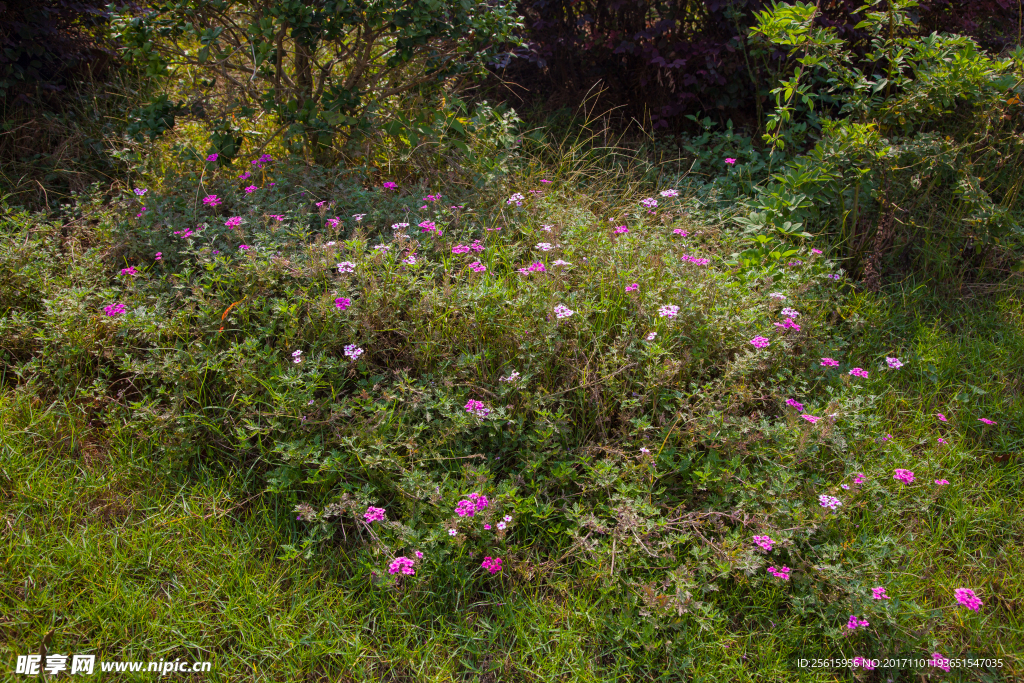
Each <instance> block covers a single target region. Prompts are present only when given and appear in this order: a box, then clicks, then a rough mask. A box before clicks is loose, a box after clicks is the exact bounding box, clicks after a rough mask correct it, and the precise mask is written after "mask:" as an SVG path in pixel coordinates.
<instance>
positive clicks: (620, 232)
mask: <svg viewBox="0 0 1024 683" xmlns="http://www.w3.org/2000/svg"><path fill="white" fill-rule="evenodd" d="M628 233H629V228H627V227H626V226H625V225H620V226H619V227H617V228H615V234H616V235H625V234H628Z"/></svg>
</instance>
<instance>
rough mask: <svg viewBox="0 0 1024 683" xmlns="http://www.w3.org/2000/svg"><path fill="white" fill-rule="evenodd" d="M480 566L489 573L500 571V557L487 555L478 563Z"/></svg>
mask: <svg viewBox="0 0 1024 683" xmlns="http://www.w3.org/2000/svg"><path fill="white" fill-rule="evenodd" d="M480 566H481V567H483V568H484V569H486V570H487V571H489V572H490V573H491V574H497V573H498V572H500V571H501V558H500V557H491V556H490V555H488V556H487V557H485V558H484V561H483V562H481V563H480Z"/></svg>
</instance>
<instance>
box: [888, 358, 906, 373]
mask: <svg viewBox="0 0 1024 683" xmlns="http://www.w3.org/2000/svg"><path fill="white" fill-rule="evenodd" d="M885 362H886V363H887V364H888V366H889V367H890V368H892V369H893V370H899V369H900V368H902V367H903V363H901V362H900V359H899V358H889V357H888V356H886V358H885Z"/></svg>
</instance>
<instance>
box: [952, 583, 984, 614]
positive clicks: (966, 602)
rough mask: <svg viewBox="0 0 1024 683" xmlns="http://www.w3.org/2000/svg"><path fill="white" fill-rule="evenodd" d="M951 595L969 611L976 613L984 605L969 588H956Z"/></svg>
mask: <svg viewBox="0 0 1024 683" xmlns="http://www.w3.org/2000/svg"><path fill="white" fill-rule="evenodd" d="M953 593H954V595H955V596H956V601H957V602H959V603H960V604H961V605H963V606H964V607H966V608H967V609H969V610H974V611H975V612H977V611H978V609H979V608H980V607H981V606H982V605H984V604H985V603H983V602H982V601H981V600H980V599H979V598H978V596H977V595H975V594H974V591H972V590H971V589H970V588H957V589H956V590H955V591H954V592H953Z"/></svg>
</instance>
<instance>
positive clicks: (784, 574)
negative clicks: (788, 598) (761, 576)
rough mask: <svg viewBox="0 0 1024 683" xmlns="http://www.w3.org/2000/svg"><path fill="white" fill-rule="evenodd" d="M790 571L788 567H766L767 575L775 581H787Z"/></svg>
mask: <svg viewBox="0 0 1024 683" xmlns="http://www.w3.org/2000/svg"><path fill="white" fill-rule="evenodd" d="M790 571H791V570H790V568H789V567H768V573H769V574H771V575H772V576H774V577H775V578H777V579H782V580H783V581H789V572H790Z"/></svg>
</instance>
